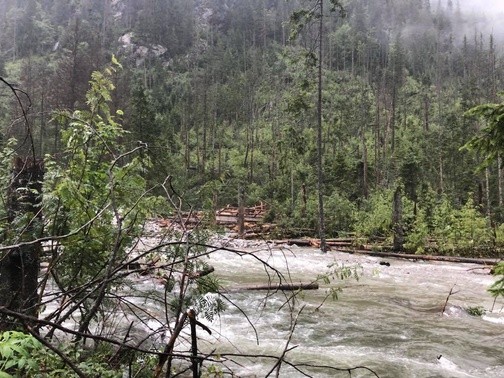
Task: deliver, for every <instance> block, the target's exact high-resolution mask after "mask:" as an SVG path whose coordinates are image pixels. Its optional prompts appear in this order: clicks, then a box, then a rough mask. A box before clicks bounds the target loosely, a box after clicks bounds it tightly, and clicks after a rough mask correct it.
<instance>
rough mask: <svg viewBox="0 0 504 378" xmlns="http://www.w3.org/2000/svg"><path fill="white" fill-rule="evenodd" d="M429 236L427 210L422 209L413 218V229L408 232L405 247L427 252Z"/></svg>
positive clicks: (414, 250)
mask: <svg viewBox="0 0 504 378" xmlns="http://www.w3.org/2000/svg"><path fill="white" fill-rule="evenodd" d="M429 236H430V233H429V227H428V224H427V219H426V215H425V211H424V210H423V209H420V210H419V211H418V213H417V215H416V217H415V219H414V220H413V224H412V225H411V229H410V230H409V232H408V233H407V234H406V237H405V243H404V248H405V249H406V250H409V251H413V252H415V253H419V254H422V253H424V252H425V246H426V245H427V243H428V238H429Z"/></svg>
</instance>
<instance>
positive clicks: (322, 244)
mask: <svg viewBox="0 0 504 378" xmlns="http://www.w3.org/2000/svg"><path fill="white" fill-rule="evenodd" d="M319 4H320V19H319V51H318V53H319V54H318V55H319V56H318V101H317V189H318V210H319V237H320V249H321V250H322V252H327V245H326V240H325V220H324V193H323V179H324V172H323V165H322V36H323V31H324V28H323V26H324V17H323V15H324V1H323V0H320V3H319Z"/></svg>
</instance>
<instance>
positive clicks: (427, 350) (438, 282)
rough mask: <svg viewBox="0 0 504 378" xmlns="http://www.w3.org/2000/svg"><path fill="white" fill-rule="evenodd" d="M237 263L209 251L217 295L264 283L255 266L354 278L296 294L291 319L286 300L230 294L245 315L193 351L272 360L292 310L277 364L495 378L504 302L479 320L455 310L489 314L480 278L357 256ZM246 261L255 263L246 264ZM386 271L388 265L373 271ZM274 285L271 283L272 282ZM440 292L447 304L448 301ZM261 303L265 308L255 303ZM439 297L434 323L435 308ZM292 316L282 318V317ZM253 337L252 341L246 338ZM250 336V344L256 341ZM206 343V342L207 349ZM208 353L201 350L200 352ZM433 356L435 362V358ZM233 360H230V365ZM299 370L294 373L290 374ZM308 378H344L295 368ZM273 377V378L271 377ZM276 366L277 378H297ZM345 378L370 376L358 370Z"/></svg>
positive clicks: (502, 372) (250, 368) (301, 255)
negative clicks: (345, 270)
mask: <svg viewBox="0 0 504 378" xmlns="http://www.w3.org/2000/svg"><path fill="white" fill-rule="evenodd" d="M249 252H251V254H250V255H244V256H238V255H236V254H234V253H230V252H226V251H219V252H217V253H214V254H212V256H211V257H210V260H209V263H210V264H212V265H213V266H215V272H216V274H217V276H218V277H220V279H221V280H222V284H223V286H225V287H229V288H235V287H237V286H243V285H253V284H264V283H266V282H267V281H268V278H269V277H268V275H267V274H266V272H265V269H264V267H263V266H262V264H261V263H260V262H259V261H258V260H257V259H256V258H255V257H258V258H260V259H262V260H264V261H266V262H267V263H268V264H270V265H271V266H273V267H275V268H276V269H278V270H280V271H281V272H282V273H283V274H284V275H285V276H286V277H288V278H289V280H292V282H294V283H296V282H297V283H299V282H301V281H302V282H311V281H313V280H315V279H316V278H317V276H318V275H320V274H324V273H327V272H329V271H330V270H331V269H330V268H328V266H331V265H333V268H332V270H334V264H337V265H338V266H340V267H341V266H342V265H344V266H345V267H357V269H356V271H357V273H358V274H359V279H358V280H356V279H355V278H348V279H345V280H340V279H339V278H337V279H335V280H334V281H332V282H331V283H330V284H329V285H327V284H322V285H321V287H320V289H319V290H309V291H308V290H307V291H305V292H303V293H302V296H301V297H300V298H299V300H298V302H297V303H296V304H295V307H294V309H293V311H292V312H290V311H289V306H285V305H284V306H283V307H282V304H284V303H285V302H286V295H289V294H288V293H287V294H285V293H280V292H278V293H269V294H268V293H265V292H255V291H236V292H230V293H229V294H228V297H229V298H230V299H231V300H232V301H233V302H234V303H236V304H237V305H238V306H239V307H240V308H241V309H242V310H243V311H245V312H246V314H247V316H248V317H249V320H250V322H252V323H253V325H254V327H252V326H251V325H249V324H248V322H247V320H246V319H245V318H244V316H243V314H242V313H241V312H240V311H239V310H237V309H235V308H232V307H230V308H229V309H228V310H227V311H226V312H225V313H224V314H222V315H221V316H220V318H219V319H218V320H216V321H214V322H213V323H211V324H209V325H210V326H211V327H212V329H213V330H214V333H213V336H211V337H207V339H208V341H209V344H208V345H207V346H204V345H203V348H208V350H213V349H214V348H217V352H220V353H226V352H228V353H229V352H235V353H236V352H237V351H239V352H242V353H246V354H261V355H277V356H279V355H281V354H282V352H283V350H284V348H285V345H286V341H287V339H288V337H289V334H290V327H291V319H292V318H293V317H295V316H296V315H297V314H298V312H299V310H300V309H301V307H302V306H303V305H304V306H305V307H304V308H303V311H302V312H301V313H300V314H299V316H298V318H297V323H296V328H295V330H294V332H293V334H292V338H291V340H290V344H289V347H294V346H297V347H296V348H295V349H293V350H291V351H289V352H288V353H287V354H286V359H287V360H288V361H290V362H293V363H297V364H308V365H327V366H332V367H336V368H351V367H355V366H365V367H367V368H369V369H372V370H373V371H374V372H376V374H378V375H379V376H380V377H425V378H427V377H504V310H503V306H504V303H503V301H502V299H500V300H499V301H497V303H496V304H495V306H494V310H493V312H491V313H487V314H485V315H484V316H482V317H479V316H470V315H468V314H467V312H466V311H465V310H464V309H466V308H468V307H476V306H482V307H484V308H485V309H487V310H489V309H491V308H492V305H493V298H492V297H490V295H489V294H488V293H487V291H486V289H487V288H488V286H489V285H490V284H491V283H492V282H493V277H491V276H490V275H489V274H488V269H486V268H483V269H482V267H481V266H477V265H472V264H452V263H437V262H420V261H418V262H413V261H407V260H396V259H389V260H386V261H385V260H384V259H380V258H377V257H368V256H360V255H359V256H357V255H350V254H346V253H339V252H329V253H327V254H322V253H320V252H319V251H317V250H315V249H307V248H296V247H293V248H290V249H279V248H275V249H271V250H268V249H263V250H256V251H251V250H249ZM254 256H255V257H254ZM380 262H382V263H383V262H388V263H390V266H387V265H380ZM273 278H274V277H273ZM335 286H341V287H342V291H341V292H340V293H339V295H338V297H339V298H338V300H332V299H331V298H329V299H327V300H326V301H325V302H324V304H323V306H321V307H320V308H319V305H320V304H321V303H322V302H323V301H324V298H326V296H327V292H328V290H329V288H330V287H335ZM450 290H452V292H453V293H452V295H450V296H449V293H450ZM266 295H269V298H268V300H266V301H265V299H264V298H265V296H266ZM448 296H449V301H448V305H447V306H446V308H445V312H444V314H443V313H442V309H443V307H444V305H445V302H446V299H447V297H448ZM291 313H292V316H291V315H290V314H291ZM254 328H255V330H256V331H257V334H256V332H255V331H254ZM256 336H257V339H258V341H257V339H256ZM210 342H211V343H210ZM210 344H211V345H210ZM439 356H442V357H441V358H440V359H438V357H439ZM235 360H236V359H235ZM236 361H237V362H238V363H239V364H241V366H239V365H238V364H237V365H234V366H233V370H234V371H235V372H237V373H238V374H239V376H240V377H264V376H265V375H266V374H267V373H268V372H269V371H270V370H271V369H272V367H273V366H274V364H275V362H276V361H274V360H269V359H256V358H254V359H252V358H250V359H246V358H243V359H238V360H236ZM300 367H301V366H300ZM302 369H303V371H305V372H306V373H308V374H310V375H311V376H313V377H338V376H349V375H348V372H337V371H335V370H332V369H328V368H325V369H315V368H310V367H306V366H302ZM273 376H274V374H273ZM301 376H303V375H302V374H301V373H300V372H298V371H296V370H295V369H293V368H292V367H289V366H287V365H286V364H283V365H282V368H281V370H280V377H289V378H290V377H301ZM351 376H352V377H372V376H374V375H373V374H372V373H370V372H369V371H367V370H365V369H358V370H356V371H352V375H351Z"/></svg>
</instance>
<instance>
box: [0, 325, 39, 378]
mask: <svg viewBox="0 0 504 378" xmlns="http://www.w3.org/2000/svg"><path fill="white" fill-rule="evenodd" d="M43 349H44V347H43V346H42V344H41V343H40V342H39V341H38V340H37V339H36V338H35V337H33V336H32V335H29V334H26V333H23V332H18V331H7V332H3V333H2V334H1V335H0V377H2V378H7V377H13V376H14V375H11V373H12V374H16V375H15V376H20V375H21V374H22V375H23V376H33V375H35V374H37V373H38V372H39V369H40V366H39V362H38V360H37V359H36V357H35V356H36V354H38V353H40V351H41V350H43Z"/></svg>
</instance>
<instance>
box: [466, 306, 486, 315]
mask: <svg viewBox="0 0 504 378" xmlns="http://www.w3.org/2000/svg"><path fill="white" fill-rule="evenodd" d="M466 311H467V313H468V314H469V315H471V316H481V315H483V314H485V308H484V307H482V306H475V307H467V308H466Z"/></svg>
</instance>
